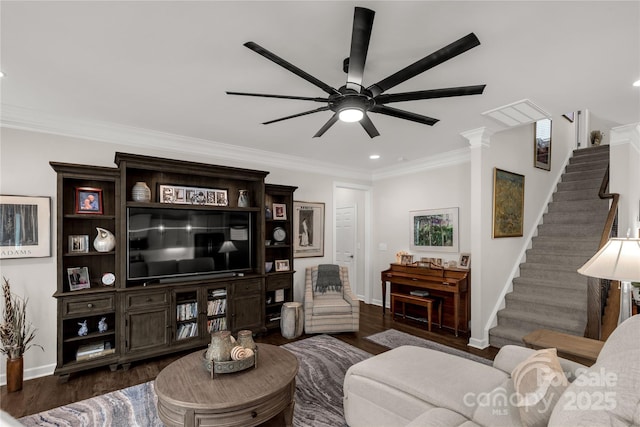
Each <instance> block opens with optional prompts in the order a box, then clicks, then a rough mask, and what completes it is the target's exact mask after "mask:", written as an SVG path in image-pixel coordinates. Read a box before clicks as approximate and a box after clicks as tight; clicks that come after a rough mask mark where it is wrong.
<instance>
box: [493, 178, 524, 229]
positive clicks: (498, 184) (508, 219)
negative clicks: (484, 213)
mask: <svg viewBox="0 0 640 427" xmlns="http://www.w3.org/2000/svg"><path fill="white" fill-rule="evenodd" d="M523 226H524V175H520V174H518V173H514V172H508V171H506V170H502V169H498V168H494V169H493V237H494V238H501V237H521V236H522V233H523Z"/></svg>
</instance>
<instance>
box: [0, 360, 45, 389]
mask: <svg viewBox="0 0 640 427" xmlns="http://www.w3.org/2000/svg"><path fill="white" fill-rule="evenodd" d="M55 368H56V365H55V364H51V365H44V366H38V367H37V368H29V369H25V370H24V373H23V379H24V380H25V381H26V380H32V379H34V378H40V377H46V376H49V375H53V371H54V370H55ZM0 385H7V374H6V373H4V374H1V375H0Z"/></svg>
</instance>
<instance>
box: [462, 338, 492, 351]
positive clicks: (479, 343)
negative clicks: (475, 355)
mask: <svg viewBox="0 0 640 427" xmlns="http://www.w3.org/2000/svg"><path fill="white" fill-rule="evenodd" d="M467 345H468V346H469V347H473V348H477V349H480V350H483V349H485V348H487V347H489V340H488V339H486V338H485V339H481V340H479V339H477V338H469V342H468V343H467Z"/></svg>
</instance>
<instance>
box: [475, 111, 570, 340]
mask: <svg viewBox="0 0 640 427" xmlns="http://www.w3.org/2000/svg"><path fill="white" fill-rule="evenodd" d="M533 141H534V125H533V124H530V125H523V126H519V127H516V128H513V129H509V130H505V131H502V132H498V133H496V134H494V135H493V136H492V137H491V139H490V144H489V146H488V147H486V148H482V150H483V154H482V165H481V166H480V173H481V174H482V177H481V178H482V191H481V194H482V198H481V202H480V203H481V206H473V207H472V209H474V210H476V209H479V210H481V216H482V219H483V226H482V235H473V237H472V238H474V239H475V238H477V239H479V240H480V246H481V248H482V252H481V254H473V253H472V254H471V259H472V261H471V266H472V270H473V265H474V264H475V265H477V264H478V262H480V263H481V264H482V270H481V274H480V275H477V274H476V275H472V301H473V298H479V299H480V300H481V301H482V303H481V304H480V305H479V306H476V305H473V304H472V313H471V317H472V340H471V341H472V342H475V343H476V345H478V346H486V345H488V330H489V328H491V327H492V326H494V324H495V313H496V312H497V310H498V309H499V308H500V307H501V304H502V303H503V296H504V294H505V293H506V292H507V291H509V290H510V289H511V280H512V279H513V277H516V276H517V274H518V269H517V267H518V264H519V263H520V262H521V260H523V259H522V257H523V255H524V252H525V250H526V249H527V247H528V245H529V241H530V237H532V236H534V235H535V233H536V229H537V226H538V223H539V221H540V219H541V216H542V214H543V213H544V212H545V210H546V206H547V203H548V202H549V201H550V196H551V194H552V193H553V191H554V190H555V186H556V182H557V181H558V179H559V177H560V175H561V174H562V172H563V171H564V167H565V164H566V162H567V159H568V157H569V156H570V155H571V152H572V150H573V148H574V146H575V129H574V125H573V124H572V123H570V122H569V121H568V120H566V119H563V118H561V117H557V118H554V120H553V124H552V140H551V141H552V142H551V170H550V171H546V170H543V169H538V168H535V167H534V163H533ZM494 168H498V169H503V170H506V171H509V172H514V173H518V174H521V175H524V176H525V192H524V196H525V201H524V226H523V236H522V237H507V238H497V239H494V238H493V232H492V221H493V173H494ZM472 179H473V177H472ZM475 232H476V230H471V233H475ZM476 255H479V259H478V256H476ZM474 257H475V259H474ZM474 308H475V310H474ZM478 309H480V310H481V312H480V313H478V312H477V311H478Z"/></svg>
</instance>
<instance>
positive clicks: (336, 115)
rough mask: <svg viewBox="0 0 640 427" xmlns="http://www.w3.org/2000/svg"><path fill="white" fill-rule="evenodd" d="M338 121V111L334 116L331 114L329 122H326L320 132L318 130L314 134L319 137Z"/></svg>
mask: <svg viewBox="0 0 640 427" xmlns="http://www.w3.org/2000/svg"><path fill="white" fill-rule="evenodd" d="M337 121H338V113H335V114H334V115H333V116H331V118H330V119H329V120H328V121H327V123H325V124H324V125H323V126H322V127H321V128H320V130H319V131H318V132H316V134H315V135H313V137H314V138H319V137H321V136H322V135H324V133H325V132H326V131H327V130H329V128H330V127H331V126H333V125H334V124H335V122H337Z"/></svg>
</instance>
